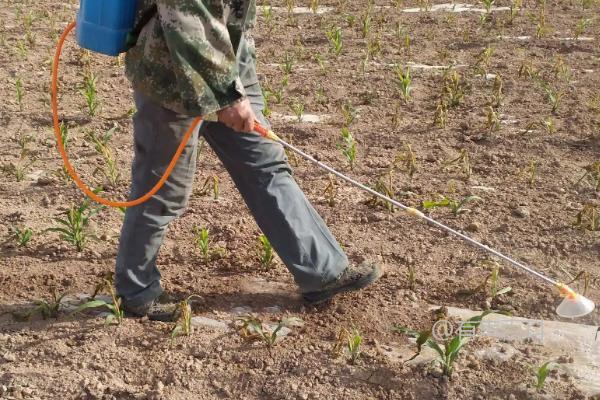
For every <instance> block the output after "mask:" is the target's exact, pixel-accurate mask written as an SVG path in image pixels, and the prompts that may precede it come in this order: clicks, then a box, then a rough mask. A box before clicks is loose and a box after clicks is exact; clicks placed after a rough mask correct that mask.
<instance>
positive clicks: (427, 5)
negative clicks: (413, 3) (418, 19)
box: [417, 0, 431, 12]
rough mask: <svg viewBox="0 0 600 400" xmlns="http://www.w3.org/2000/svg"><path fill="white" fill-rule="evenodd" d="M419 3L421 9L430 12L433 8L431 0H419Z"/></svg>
mask: <svg viewBox="0 0 600 400" xmlns="http://www.w3.org/2000/svg"><path fill="white" fill-rule="evenodd" d="M417 4H418V5H419V10H420V11H424V12H429V10H430V9H431V0H418V1H417Z"/></svg>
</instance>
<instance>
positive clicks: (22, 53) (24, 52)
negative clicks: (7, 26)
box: [17, 40, 28, 59]
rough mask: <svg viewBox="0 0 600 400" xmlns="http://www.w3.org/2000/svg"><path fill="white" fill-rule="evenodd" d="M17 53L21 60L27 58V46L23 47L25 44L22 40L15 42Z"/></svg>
mask: <svg viewBox="0 0 600 400" xmlns="http://www.w3.org/2000/svg"><path fill="white" fill-rule="evenodd" d="M17 52H18V53H19V55H20V56H21V58H23V59H25V58H27V52H28V50H27V45H25V43H24V42H23V41H22V40H18V41H17Z"/></svg>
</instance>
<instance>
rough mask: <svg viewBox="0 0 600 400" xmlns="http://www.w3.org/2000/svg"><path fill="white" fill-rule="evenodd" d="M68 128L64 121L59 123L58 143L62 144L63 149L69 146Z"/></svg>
mask: <svg viewBox="0 0 600 400" xmlns="http://www.w3.org/2000/svg"><path fill="white" fill-rule="evenodd" d="M69 139H70V137H69V127H68V126H67V124H65V122H64V121H61V123H60V141H61V142H62V145H63V148H64V149H66V148H67V145H68V144H69Z"/></svg>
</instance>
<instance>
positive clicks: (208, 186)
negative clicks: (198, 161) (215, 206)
mask: <svg viewBox="0 0 600 400" xmlns="http://www.w3.org/2000/svg"><path fill="white" fill-rule="evenodd" d="M209 193H212V196H213V198H214V199H215V200H217V199H218V198H219V178H218V177H217V176H216V175H213V176H209V177H207V178H206V179H205V180H204V183H203V184H202V187H201V188H200V190H198V194H199V195H200V196H206V195H208V194H209Z"/></svg>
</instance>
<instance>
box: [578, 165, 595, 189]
mask: <svg viewBox="0 0 600 400" xmlns="http://www.w3.org/2000/svg"><path fill="white" fill-rule="evenodd" d="M583 168H584V169H585V171H586V172H585V174H584V175H583V176H582V177H581V178H580V179H579V180H578V181H577V184H579V183H581V182H583V181H586V180H587V181H589V182H590V183H591V185H592V186H593V187H594V190H596V191H597V192H600V161H596V162H594V163H592V164H589V165H586V166H585V167H583Z"/></svg>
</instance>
